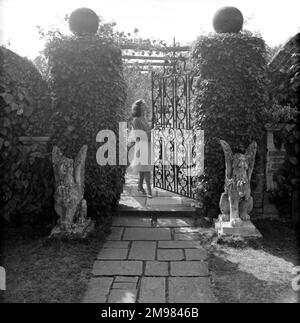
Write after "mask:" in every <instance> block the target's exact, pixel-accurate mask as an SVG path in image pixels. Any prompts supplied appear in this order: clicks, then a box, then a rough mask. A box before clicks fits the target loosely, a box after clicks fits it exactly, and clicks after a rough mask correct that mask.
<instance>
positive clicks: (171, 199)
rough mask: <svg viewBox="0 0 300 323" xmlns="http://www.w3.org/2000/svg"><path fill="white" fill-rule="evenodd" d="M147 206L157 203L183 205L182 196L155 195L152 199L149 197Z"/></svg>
mask: <svg viewBox="0 0 300 323" xmlns="http://www.w3.org/2000/svg"><path fill="white" fill-rule="evenodd" d="M146 205H147V206H152V205H153V206H156V205H163V206H165V205H182V201H181V197H177V196H174V197H153V198H152V199H147V201H146Z"/></svg>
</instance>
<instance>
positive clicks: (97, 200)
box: [44, 35, 126, 220]
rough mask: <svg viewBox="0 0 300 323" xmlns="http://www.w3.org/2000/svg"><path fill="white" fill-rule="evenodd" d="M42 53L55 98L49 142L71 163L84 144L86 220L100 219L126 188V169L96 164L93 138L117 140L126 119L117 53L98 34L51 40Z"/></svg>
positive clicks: (109, 42)
mask: <svg viewBox="0 0 300 323" xmlns="http://www.w3.org/2000/svg"><path fill="white" fill-rule="evenodd" d="M44 54H45V56H46V58H47V59H48V65H49V73H50V86H51V90H52V92H53V95H54V110H55V113H54V115H53V118H52V120H51V124H52V125H53V127H54V129H53V130H54V136H53V137H52V139H51V141H52V143H53V144H55V145H58V146H59V147H60V148H61V149H62V151H63V153H64V154H65V155H66V156H68V157H71V158H74V157H75V156H76V155H77V153H78V151H79V149H80V147H81V146H82V145H83V144H87V145H88V155H87V160H86V179H85V184H86V186H85V198H86V200H87V204H88V214H89V216H91V217H92V218H94V219H98V220H99V219H100V217H101V216H105V215H106V214H107V213H109V212H110V211H111V210H112V209H113V208H114V207H115V206H116V205H117V204H118V201H119V198H120V194H121V192H122V186H123V183H124V174H125V167H121V166H109V165H107V166H99V165H98V164H97V161H96V152H97V149H98V148H99V147H100V145H101V144H100V143H96V135H97V133H98V132H99V131H100V130H102V129H110V130H113V131H114V132H115V134H116V137H117V138H118V126H119V124H118V122H119V121H124V120H125V118H124V115H125V112H124V104H125V100H126V91H125V90H126V85H125V82H124V79H123V69H122V59H121V51H120V49H119V48H117V47H116V46H114V44H113V43H112V42H111V41H109V40H105V39H103V38H101V37H100V36H98V35H92V36H84V37H77V36H71V37H68V36H54V37H53V38H52V39H51V40H49V41H48V43H47V44H46V48H45V51H44ZM117 151H118V149H117Z"/></svg>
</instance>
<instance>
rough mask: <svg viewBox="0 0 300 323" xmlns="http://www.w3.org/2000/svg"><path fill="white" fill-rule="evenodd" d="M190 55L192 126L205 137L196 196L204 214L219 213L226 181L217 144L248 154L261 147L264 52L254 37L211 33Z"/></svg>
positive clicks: (264, 85)
mask: <svg viewBox="0 0 300 323" xmlns="http://www.w3.org/2000/svg"><path fill="white" fill-rule="evenodd" d="M191 56H192V60H193V66H194V72H195V76H197V77H198V79H197V82H196V85H195V98H194V101H193V108H192V113H193V120H194V127H195V128H200V129H202V130H204V137H205V169H204V173H203V175H201V176H200V178H199V181H198V190H197V191H198V195H199V199H200V200H201V201H202V202H203V203H204V206H205V207H206V209H209V208H217V206H218V201H219V198H220V194H221V192H222V190H223V185H224V176H225V175H224V174H225V171H224V167H225V166H224V156H223V151H222V149H221V146H220V143H219V140H220V139H223V140H226V141H227V142H228V143H229V144H230V146H231V147H232V149H233V151H234V152H245V149H246V148H247V146H248V145H249V144H250V142H251V141H252V140H255V141H256V142H257V143H258V145H259V146H260V145H261V140H262V133H263V126H264V119H263V114H264V109H265V106H266V105H267V101H268V96H267V93H266V85H267V76H266V68H267V64H266V47H265V43H264V41H263V40H262V39H261V38H260V37H259V36H255V35H253V34H251V33H250V32H242V33H238V34H226V33H225V34H210V35H208V36H201V37H199V38H198V40H197V42H196V43H195V45H194V47H193V50H192V54H191ZM253 178H255V176H253Z"/></svg>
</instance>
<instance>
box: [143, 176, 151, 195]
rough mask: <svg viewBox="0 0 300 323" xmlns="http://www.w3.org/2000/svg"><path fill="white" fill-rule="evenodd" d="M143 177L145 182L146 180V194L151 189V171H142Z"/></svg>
mask: <svg viewBox="0 0 300 323" xmlns="http://www.w3.org/2000/svg"><path fill="white" fill-rule="evenodd" d="M144 178H145V182H146V186H147V193H148V194H150V195H151V194H152V190H151V181H150V180H151V173H150V172H144Z"/></svg>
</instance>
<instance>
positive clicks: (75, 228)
mask: <svg viewBox="0 0 300 323" xmlns="http://www.w3.org/2000/svg"><path fill="white" fill-rule="evenodd" d="M94 230H95V222H94V221H91V219H90V218H86V219H85V220H84V221H83V222H81V223H74V224H72V225H71V228H69V229H68V230H63V229H62V228H61V226H60V225H56V226H55V227H54V228H53V229H52V231H51V235H50V238H54V239H85V238H87V237H88V236H89V235H90V234H92V233H93V232H94Z"/></svg>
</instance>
